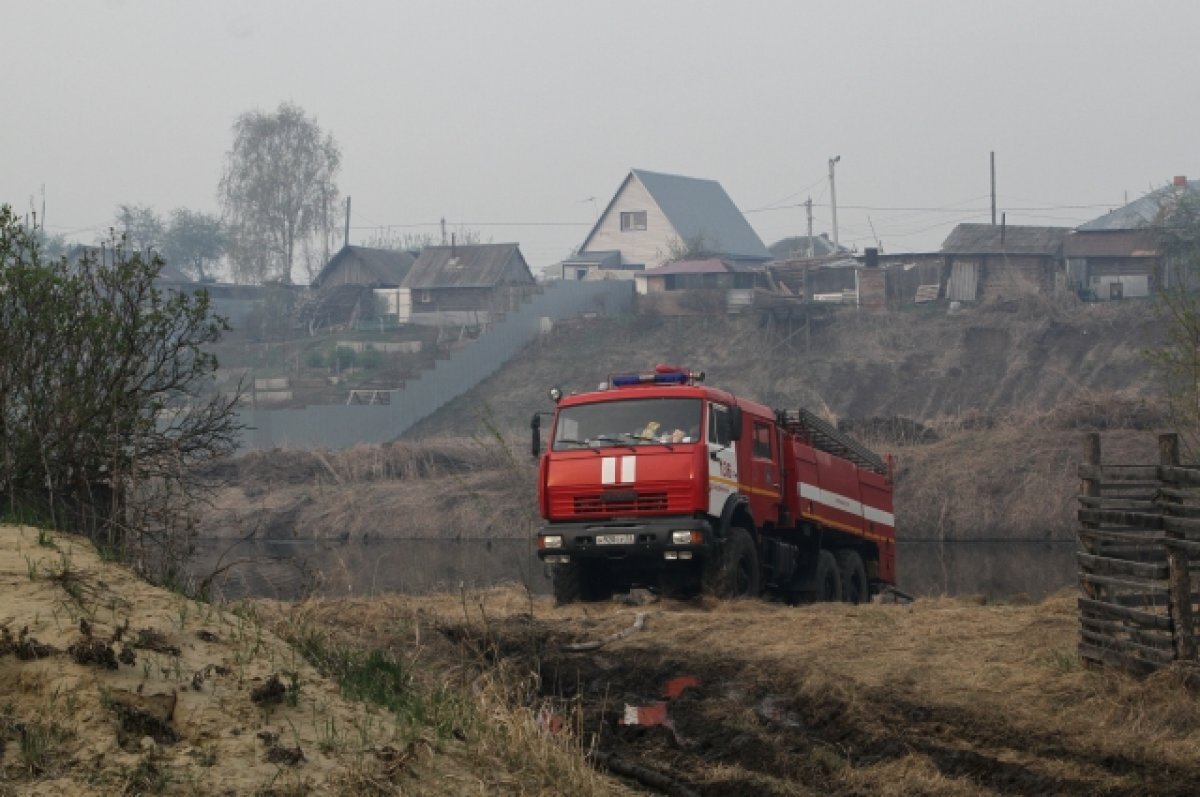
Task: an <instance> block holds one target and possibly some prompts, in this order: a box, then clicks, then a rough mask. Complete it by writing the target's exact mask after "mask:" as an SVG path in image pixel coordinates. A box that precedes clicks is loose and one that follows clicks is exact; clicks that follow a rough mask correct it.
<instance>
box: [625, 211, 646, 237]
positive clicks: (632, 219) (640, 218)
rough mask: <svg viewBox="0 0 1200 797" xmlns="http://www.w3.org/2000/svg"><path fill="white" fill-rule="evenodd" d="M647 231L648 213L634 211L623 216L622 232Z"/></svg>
mask: <svg viewBox="0 0 1200 797" xmlns="http://www.w3.org/2000/svg"><path fill="white" fill-rule="evenodd" d="M644 229H646V211H644V210H633V211H627V212H625V213H622V214H621V232H629V231H631V230H644Z"/></svg>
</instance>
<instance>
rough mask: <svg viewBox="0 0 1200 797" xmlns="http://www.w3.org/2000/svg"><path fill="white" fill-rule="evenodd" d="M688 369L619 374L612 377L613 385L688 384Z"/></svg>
mask: <svg viewBox="0 0 1200 797" xmlns="http://www.w3.org/2000/svg"><path fill="white" fill-rule="evenodd" d="M690 378H691V377H690V375H689V374H688V373H687V372H686V371H671V372H669V373H665V374H619V375H617V376H614V377H613V378H612V386H613V387H631V386H633V385H648V384H655V385H686V384H687V383H688V380H689V379H690Z"/></svg>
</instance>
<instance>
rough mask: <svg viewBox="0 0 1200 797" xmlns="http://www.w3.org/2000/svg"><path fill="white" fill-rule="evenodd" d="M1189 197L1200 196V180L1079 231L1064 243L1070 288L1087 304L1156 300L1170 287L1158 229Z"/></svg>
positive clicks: (1176, 185) (1180, 180)
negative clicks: (1157, 292) (1157, 293)
mask: <svg viewBox="0 0 1200 797" xmlns="http://www.w3.org/2000/svg"><path fill="white" fill-rule="evenodd" d="M1184 194H1189V195H1191V196H1192V197H1195V196H1197V195H1200V180H1188V179H1187V178H1186V177H1176V178H1175V179H1174V181H1173V182H1172V183H1171V185H1168V186H1164V187H1163V188H1159V189H1157V190H1155V191H1152V192H1150V193H1149V194H1146V195H1145V196H1143V197H1141V198H1139V199H1136V200H1134V201H1133V202H1130V203H1129V204H1127V205H1124V206H1122V207H1119V208H1117V209H1116V210H1113V211H1111V212H1109V213H1106V214H1104V215H1103V216H1101V217H1099V218H1097V219H1093V220H1092V221H1089V222H1087V223H1086V224H1081V225H1079V227H1077V228H1075V232H1074V233H1072V234H1071V235H1070V236H1068V238H1067V239H1066V241H1064V242H1063V256H1064V258H1065V260H1066V280H1067V285H1068V287H1069V288H1070V289H1071V290H1074V291H1076V292H1078V293H1079V295H1080V296H1081V297H1083V298H1085V299H1089V300H1094V301H1112V300H1117V299H1132V298H1139V297H1144V296H1150V295H1151V294H1153V293H1154V292H1155V290H1157V289H1158V288H1159V287H1160V286H1163V285H1165V284H1167V283H1169V282H1170V280H1169V279H1168V274H1167V273H1166V271H1165V270H1164V269H1163V267H1162V264H1161V262H1160V258H1159V254H1158V246H1157V242H1156V241H1155V232H1154V229H1153V228H1154V227H1155V226H1156V225H1161V224H1162V223H1163V222H1164V221H1165V220H1167V219H1169V218H1170V216H1171V213H1172V211H1173V210H1174V209H1175V207H1176V205H1177V203H1178V202H1179V199H1180V198H1181V197H1182V196H1183V195H1184Z"/></svg>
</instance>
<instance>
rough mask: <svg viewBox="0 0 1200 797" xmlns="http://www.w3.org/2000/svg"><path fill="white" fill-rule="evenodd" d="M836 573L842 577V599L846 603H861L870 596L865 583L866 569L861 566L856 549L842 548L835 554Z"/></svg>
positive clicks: (861, 561)
mask: <svg viewBox="0 0 1200 797" xmlns="http://www.w3.org/2000/svg"><path fill="white" fill-rule="evenodd" d="M836 558H837V565H838V575H839V576H841V579H842V600H844V601H845V602H846V603H863V602H864V601H866V600H868V599H869V598H870V589H871V588H870V585H868V584H867V569H866V567H864V566H863V560H862V557H861V556H859V555H858V551H852V550H850V549H843V550H841V551H838V552H837V554H836Z"/></svg>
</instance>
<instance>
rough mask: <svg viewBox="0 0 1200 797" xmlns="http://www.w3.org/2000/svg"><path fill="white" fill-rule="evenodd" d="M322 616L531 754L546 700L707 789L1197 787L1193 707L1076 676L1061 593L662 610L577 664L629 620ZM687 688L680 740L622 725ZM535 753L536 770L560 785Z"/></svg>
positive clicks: (675, 711)
mask: <svg viewBox="0 0 1200 797" xmlns="http://www.w3.org/2000/svg"><path fill="white" fill-rule="evenodd" d="M315 606H316V608H315V609H314V610H313V611H312V614H311V615H310V621H311V622H313V623H315V624H316V625H317V626H319V627H328V628H331V629H333V628H338V629H343V631H342V633H347V634H351V635H360V636H359V637H358V639H359V641H358V644H362V645H372V646H386V645H388V644H389V640H392V641H393V642H394V641H395V639H396V637H395V634H394V631H393V630H392V629H395V628H397V627H402V628H403V629H404V631H403V632H402V633H403V635H404V637H405V638H406V641H407V642H409V643H410V642H411V637H412V636H413V635H414V634H415V633H416V631H415V628H416V627H418V626H419V627H420V628H421V631H420V637H421V639H422V650H423V652H422V655H421V659H422V661H423V662H424V664H425V666H426V667H428V668H430V669H432V671H434V672H439V671H441V672H445V673H447V675H446V676H445V677H447V678H452V679H454V680H456V681H470V680H471V679H473V678H477V677H479V676H480V675H481V674H482V675H483V676H484V678H483V680H482V681H478V682H477V683H481V684H486V686H483V687H481V688H480V689H477V690H476V693H477V695H478V696H479V699H480V701H481V702H482V701H483V700H484V695H485V694H488V695H493V694H494V697H490V698H489V699H493V700H495V701H496V703H495V705H496V706H497V708H496V711H497V712H499V713H498V714H497V716H500V717H504V718H506V719H504V720H503V722H502V724H505V723H515V725H510V727H511V728H513V729H514V730H511V731H509V738H510V740H517V739H520V740H522V741H521V742H520V744H521V745H526V744H536V743H537V740H538V739H544V734H540V732H538V731H536V730H535V729H536V724H530V723H532V719H533V718H534V717H536V716H537V711H538V710H539V708H540V707H542V706H545V705H547V704H548V703H547V701H550V700H551V699H552V698H554V697H555V696H558V697H559V698H560V702H558V703H553V702H551V703H549V704H550V705H555V706H556V707H557V710H558V711H559V712H560V714H561V715H562V716H565V717H568V718H569V720H570V722H569V724H570V725H571V727H573V728H574V727H577V728H578V730H577V731H575V733H576V734H577V735H576V737H575V738H580V736H581V737H582V738H583V739H587V740H590V739H594V740H595V743H596V744H597V745H598V746H599V747H600V748H601V749H605V750H613V751H616V752H618V753H619V754H621V755H622V756H625V757H626V758H628V759H631V760H637V761H640V762H641V763H643V764H645V765H649V766H653V767H656V768H658V769H660V770H664V771H672V772H675V773H677V774H679V775H680V776H681V778H682V780H683V781H685V782H686V783H688V784H689V785H690V786H691V787H693V788H695V789H698V790H699V791H701V792H702V793H713V794H743V793H757V794H777V795H783V794H815V793H821V794H847V795H848V794H896V795H900V794H937V795H968V794H969V795H978V794H1028V793H1063V794H1095V793H1112V794H1174V793H1179V791H1178V790H1179V787H1180V784H1183V783H1189V782H1195V781H1196V779H1197V778H1200V766H1198V765H1197V755H1196V754H1197V751H1198V749H1200V701H1197V699H1196V697H1195V696H1193V695H1192V694H1190V693H1189V692H1188V691H1187V690H1186V688H1185V687H1184V686H1183V675H1182V673H1181V672H1165V673H1162V674H1160V675H1157V676H1155V677H1153V678H1150V679H1147V680H1144V681H1136V680H1133V679H1130V678H1127V677H1126V676H1123V675H1120V674H1117V673H1112V672H1106V671H1090V670H1087V669H1085V668H1083V667H1082V666H1081V664H1080V662H1079V660H1078V658H1077V657H1076V655H1075V650H1074V648H1075V639H1076V633H1077V619H1076V617H1075V610H1074V595H1073V594H1070V593H1062V594H1059V595H1055V596H1053V597H1051V598H1050V599H1048V600H1046V601H1044V602H1042V603H1039V604H1036V605H1024V606H1011V605H994V606H981V605H979V604H977V603H973V602H969V601H961V600H952V599H931V600H919V601H917V602H916V603H915V604H912V605H910V606H887V605H868V606H858V607H853V606H845V605H821V606H810V607H801V608H791V607H785V606H782V605H775V604H765V603H760V602H743V603H718V602H711V601H706V602H702V603H699V604H694V605H685V604H677V603H672V602H665V603H662V604H659V605H658V606H655V607H651V616H650V619H649V621H648V624H647V630H646V631H645V632H643V633H641V634H636V635H634V636H632V637H629V638H627V639H625V640H622V641H620V642H617V643H614V644H613V645H611V646H609V647H607V648H604V649H602V650H600V651H596V652H594V653H587V654H568V653H565V652H564V651H563V649H562V644H563V643H564V642H568V641H578V640H580V639H589V638H601V637H603V636H605V635H607V634H608V633H609V632H610V631H612V630H614V629H616V628H619V627H624V626H625V625H627V624H628V623H629V617H630V614H631V610H630V609H629V608H627V607H624V606H620V605H616V604H603V605H590V606H575V607H566V608H555V607H553V606H552V605H551V603H550V601H548V600H541V599H537V600H534V601H532V603H531V602H530V600H529V599H528V597H527V596H526V595H524V594H523V593H522V592H520V591H518V590H514V589H511V588H501V589H495V590H491V591H488V592H483V593H477V594H470V595H457V596H451V595H444V596H430V597H426V598H381V599H377V600H374V601H368V602H338V601H324V602H321V603H320V604H317V605H315ZM531 612H532V614H531ZM355 620H361V621H362V622H361V624H359V623H356V622H355ZM351 628H352V629H353V630H346V629H351ZM360 632H361V634H360ZM493 673H497V674H496V675H492V674H493ZM533 674H536V676H535V675H533ZM683 674H692V675H696V676H697V677H698V678H699V679H700V681H701V684H700V686H699V688H698V689H697V690H695V691H694V692H692V693H691V694H690V696H688V697H685V698H682V699H680V700H679V701H676V702H673V703H671V704H670V706H671V707H670V709H669V710H670V712H671V716H672V717H673V719H674V723H675V734H677V736H676V739H677V740H676V741H671V739H672V736H671V734H669V733H665V732H663V733H660V732H657V731H655V730H654V729H636V728H624V727H622V726H620V725H619V724H617V723H616V721H615V720H616V717H618V716H620V713H621V710H622V706H623V705H625V704H632V705H638V704H642V705H645V704H647V703H649V702H653V701H654V700H656V699H661V696H660V695H659V692H658V690H659V689H660V688H661V685H662V683H663V681H664V680H665V679H666V678H668V677H672V676H676V675H683ZM493 679H494V680H493ZM514 679H515V680H514ZM498 683H503V684H504V686H503V688H499V689H498V690H497V691H495V692H494V693H493V692H492V691H491V690H492V689H493V684H498ZM768 700H769V705H770V706H771V707H772V708H771V712H772V713H769V714H764V713H763V712H764V708H763V707H764V706H765V705H767V704H768V703H767V702H766V701H768ZM572 701H573V702H572ZM522 728H523V729H525V730H523V731H521V730H516V729H522ZM526 734H528V738H526ZM679 739H682V741H678V740H679ZM495 743H496V744H499V743H500V742H495ZM561 752H563V753H564V754H567V755H571V754H575V755H577V754H578V752H579V744H578V742H577V741H574V740H572V741H571V742H570V743H569V744H568V745H567V746H566V748H565V749H563V750H561ZM493 754H495V755H502V754H501V753H499V752H494V753H493ZM543 755H545V754H543V753H541V752H539V753H537V754H536V755H535V761H537V762H538V763H535V764H533V766H534V768H535V769H536V770H537V771H538V772H545V773H550V772H554V773H556V774H554V775H553V777H554V778H562V777H565V775H563V774H561V773H560V771H559V770H553V769H552V768H551V765H550V764H548V763H545V762H543V761H542V756H543ZM561 765H562V766H565V764H561ZM564 793H568V792H566V791H564Z"/></svg>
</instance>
